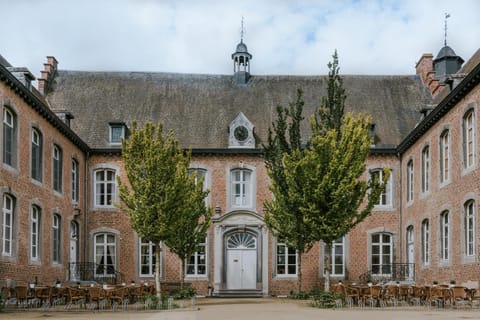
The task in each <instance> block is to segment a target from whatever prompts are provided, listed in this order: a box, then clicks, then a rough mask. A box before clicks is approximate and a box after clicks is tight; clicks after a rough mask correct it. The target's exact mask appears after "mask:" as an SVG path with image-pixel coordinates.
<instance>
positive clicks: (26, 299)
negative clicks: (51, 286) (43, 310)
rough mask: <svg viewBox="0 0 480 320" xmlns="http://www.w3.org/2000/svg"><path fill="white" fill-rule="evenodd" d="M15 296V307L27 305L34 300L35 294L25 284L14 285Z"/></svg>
mask: <svg viewBox="0 0 480 320" xmlns="http://www.w3.org/2000/svg"><path fill="white" fill-rule="evenodd" d="M15 298H16V299H17V307H19V306H20V307H23V308H26V307H29V306H31V305H32V304H33V303H34V301H35V295H34V294H33V292H32V291H31V290H29V289H28V288H27V286H16V287H15Z"/></svg>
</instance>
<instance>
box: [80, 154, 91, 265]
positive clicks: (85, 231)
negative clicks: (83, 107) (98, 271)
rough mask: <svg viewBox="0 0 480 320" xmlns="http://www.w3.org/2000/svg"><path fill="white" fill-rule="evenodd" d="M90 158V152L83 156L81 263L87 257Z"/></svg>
mask: <svg viewBox="0 0 480 320" xmlns="http://www.w3.org/2000/svg"><path fill="white" fill-rule="evenodd" d="M89 157H90V152H88V151H87V152H86V154H85V166H84V167H85V169H84V170H85V173H84V179H83V195H84V196H83V198H84V202H83V212H84V214H83V259H82V261H83V263H85V262H86V260H87V257H88V211H87V210H88V176H89V170H88V158H89Z"/></svg>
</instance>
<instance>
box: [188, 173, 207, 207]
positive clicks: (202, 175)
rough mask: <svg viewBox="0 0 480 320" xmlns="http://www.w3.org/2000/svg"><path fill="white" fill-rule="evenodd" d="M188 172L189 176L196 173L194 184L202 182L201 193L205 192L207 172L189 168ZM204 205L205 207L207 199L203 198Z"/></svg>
mask: <svg viewBox="0 0 480 320" xmlns="http://www.w3.org/2000/svg"><path fill="white" fill-rule="evenodd" d="M188 172H189V173H190V174H194V173H196V174H197V176H196V177H195V184H197V183H198V182H199V181H203V186H202V188H203V191H206V190H207V170H205V169H200V168H190V169H188ZM205 205H207V198H205Z"/></svg>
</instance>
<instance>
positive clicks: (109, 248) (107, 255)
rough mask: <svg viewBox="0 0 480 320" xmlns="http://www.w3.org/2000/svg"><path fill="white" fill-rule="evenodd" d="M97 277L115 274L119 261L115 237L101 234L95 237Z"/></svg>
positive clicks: (109, 234)
mask: <svg viewBox="0 0 480 320" xmlns="http://www.w3.org/2000/svg"><path fill="white" fill-rule="evenodd" d="M94 239H95V240H94V241H95V243H94V246H95V261H94V262H95V266H96V270H95V275H96V276H97V277H103V276H111V275H113V274H115V266H116V261H117V255H116V245H115V235H114V234H111V233H100V234H97V235H95V238H94Z"/></svg>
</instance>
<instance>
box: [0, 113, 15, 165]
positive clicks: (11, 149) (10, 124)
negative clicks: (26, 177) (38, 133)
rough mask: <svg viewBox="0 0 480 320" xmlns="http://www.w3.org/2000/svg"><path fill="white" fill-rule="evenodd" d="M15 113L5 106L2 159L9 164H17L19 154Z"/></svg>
mask: <svg viewBox="0 0 480 320" xmlns="http://www.w3.org/2000/svg"><path fill="white" fill-rule="evenodd" d="M16 120H17V119H16V117H15V114H14V113H13V112H12V111H11V110H10V109H8V108H7V107H4V108H3V143H2V150H3V152H2V160H3V163H5V164H8V165H9V166H12V167H15V166H16V154H17V144H16V136H17V124H16Z"/></svg>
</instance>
